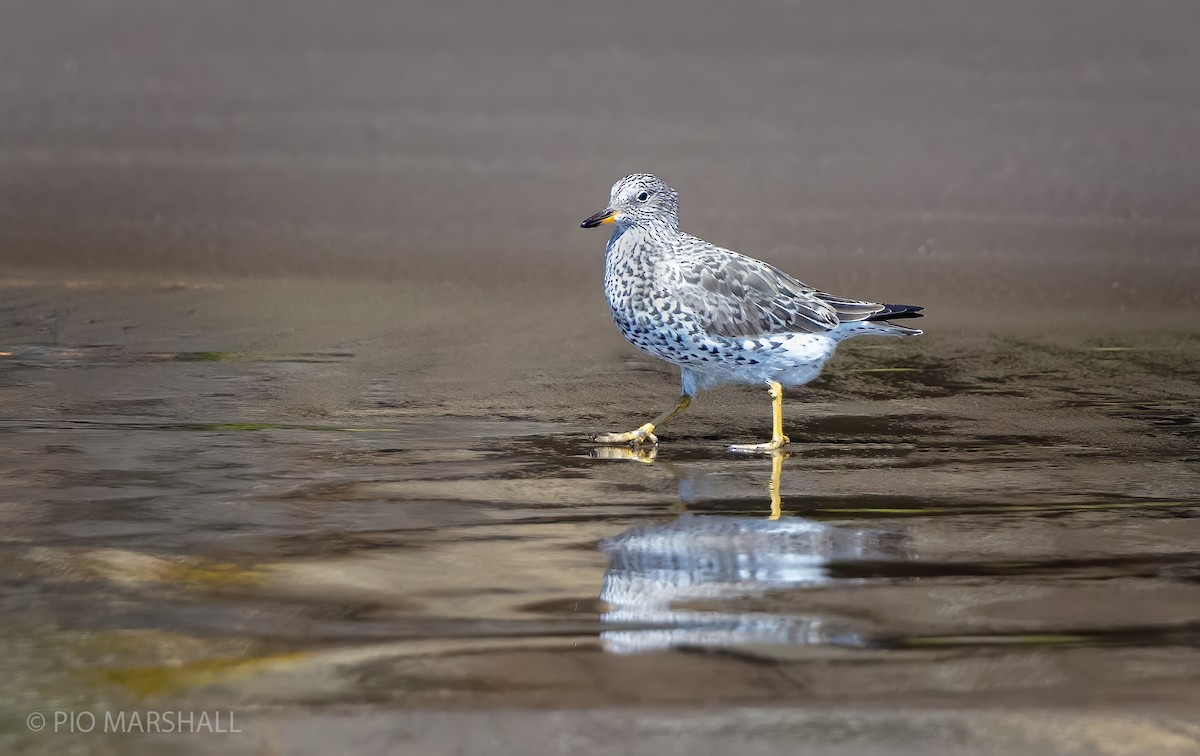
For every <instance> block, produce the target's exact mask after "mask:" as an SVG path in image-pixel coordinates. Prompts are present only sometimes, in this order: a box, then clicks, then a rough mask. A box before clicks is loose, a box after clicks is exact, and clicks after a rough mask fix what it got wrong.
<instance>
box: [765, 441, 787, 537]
mask: <svg viewBox="0 0 1200 756" xmlns="http://www.w3.org/2000/svg"><path fill="white" fill-rule="evenodd" d="M786 456H787V455H786V454H784V453H783V452H781V451H773V452H771V482H770V483H768V484H767V490H768V491H770V492H771V516H770V517H768V518H767V519H768V520H778V519H779V518H780V517H781V516H783V502H782V501H780V499H779V477H780V476H781V475H782V474H783V458H784V457H786Z"/></svg>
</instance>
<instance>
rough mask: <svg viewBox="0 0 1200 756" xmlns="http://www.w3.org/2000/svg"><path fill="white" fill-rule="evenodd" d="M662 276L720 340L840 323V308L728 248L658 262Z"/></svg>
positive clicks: (820, 329)
mask: <svg viewBox="0 0 1200 756" xmlns="http://www.w3.org/2000/svg"><path fill="white" fill-rule="evenodd" d="M658 274H659V280H660V282H661V283H662V284H663V285H664V286H666V287H667V288H668V289H669V292H670V293H669V294H668V295H667V296H669V297H670V298H673V299H676V300H678V301H679V304H680V306H681V307H683V308H684V309H685V310H687V311H690V312H692V313H693V314H694V315H695V316H696V317H697V318H698V319H699V321H700V324H701V327H702V328H704V330H706V331H707V332H709V333H712V334H715V335H718V336H726V337H729V338H741V337H745V336H762V335H764V334H768V333H824V332H825V331H828V330H830V329H832V328H835V327H836V326H837V325H838V323H839V322H840V321H839V320H838V315H837V310H836V309H835V307H834V306H833V305H831V304H829V303H828V302H826V301H824V300H823V299H821V297H819V296H818V292H817V291H816V290H815V289H813V288H812V287H810V286H805V285H804V284H802V283H801V282H799V281H797V280H796V279H794V278H792V277H791V276H789V275H788V274H786V273H784V272H783V271H781V270H779V269H778V268H775V267H774V266H771V265H768V264H766V263H764V262H760V261H758V260H755V259H753V258H750V257H745V256H743V255H739V254H737V253H735V252H730V251H728V250H723V249H720V248H710V249H709V250H706V251H696V252H692V253H690V254H683V255H675V256H672V257H671V258H669V259H668V260H665V261H663V262H662V263H660V264H659V269H658Z"/></svg>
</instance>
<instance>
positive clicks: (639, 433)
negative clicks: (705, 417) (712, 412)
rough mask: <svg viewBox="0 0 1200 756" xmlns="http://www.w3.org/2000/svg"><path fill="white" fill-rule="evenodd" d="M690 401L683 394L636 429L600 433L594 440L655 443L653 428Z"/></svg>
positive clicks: (612, 442) (606, 442) (690, 401)
mask: <svg viewBox="0 0 1200 756" xmlns="http://www.w3.org/2000/svg"><path fill="white" fill-rule="evenodd" d="M691 403H692V397H690V396H688V395H687V394H683V395H682V396H680V397H679V401H677V402H675V406H674V407H672V408H671V409H669V410H667V411H666V412H664V413H662V414H661V415H659V416H658V417H656V418H654V419H653V420H651V421H650V422H648V423H646V424H645V425H643V426H642V427H640V428H638V429H637V430H631V431H629V432H628V433H601V434H600V435H599V436H596V438H595V441H596V442H597V443H601V444H627V443H631V442H632V443H634V444H646V443H649V444H657V443H658V438H657V437H656V436H655V435H654V429H655V428H657V427H658V426H660V425H662V424H663V423H665V422H667V421H668V420H670V419H671V418H673V417H675V416H676V415H678V414H679V413H680V412H683V411H684V410H685V409H687V408H688V405H690V404H691Z"/></svg>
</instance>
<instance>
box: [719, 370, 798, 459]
mask: <svg viewBox="0 0 1200 756" xmlns="http://www.w3.org/2000/svg"><path fill="white" fill-rule="evenodd" d="M770 394H771V415H772V421H773V422H772V426H773V427H772V429H771V440H770V441H769V442H767V443H765V444H734V445H733V446H731V447H729V451H731V452H741V453H743V454H759V453H765V452H775V451H779V450H780V449H782V448H783V447H784V445H785V444H786V443H787V442H788V441H790V440H791V439H789V438H788V437H787V436H785V435H783V386H780V385H779V384H778V383H776V382H775V381H771V383H770Z"/></svg>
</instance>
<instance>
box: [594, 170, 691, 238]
mask: <svg viewBox="0 0 1200 756" xmlns="http://www.w3.org/2000/svg"><path fill="white" fill-rule="evenodd" d="M606 223H615V224H616V225H617V228H618V229H620V228H627V227H629V226H645V227H653V226H666V227H668V228H670V229H672V230H674V229H678V228H679V195H678V194H676V193H675V190H674V189H672V188H671V187H669V186H667V185H666V184H664V183H663V182H662V181H661V180H659V178H658V177H656V176H651V175H650V174H649V173H635V174H633V175H632V176H626V177H625V178H623V179H621V180H620V181H618V182H617V183H615V184H613V188H612V192H610V194H609V199H608V207H606V208H604V209H603V210H601V211H600V212H598V213H596V214H595V215H592V216H589V217H588V218H586V219H585V220H584V221H583V223H580V224H579V225H580V227H582V228H595V227H596V226H602V225H604V224H606Z"/></svg>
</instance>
